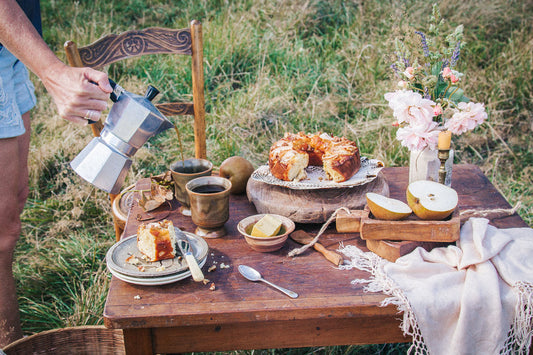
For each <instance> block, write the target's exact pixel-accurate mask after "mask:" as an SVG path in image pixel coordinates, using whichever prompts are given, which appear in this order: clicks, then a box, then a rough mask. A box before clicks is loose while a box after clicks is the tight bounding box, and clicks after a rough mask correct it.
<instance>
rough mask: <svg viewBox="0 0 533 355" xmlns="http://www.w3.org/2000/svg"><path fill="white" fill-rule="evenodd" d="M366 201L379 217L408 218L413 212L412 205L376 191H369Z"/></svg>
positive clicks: (387, 218)
mask: <svg viewBox="0 0 533 355" xmlns="http://www.w3.org/2000/svg"><path fill="white" fill-rule="evenodd" d="M366 202H367V204H368V208H370V212H372V214H373V215H374V217H376V218H377V219H385V220H391V221H396V220H399V219H403V218H406V217H407V216H409V215H410V214H411V213H412V212H413V211H412V210H411V207H409V206H408V205H407V204H405V203H403V202H402V201H400V200H396V199H394V198H389V197H386V196H383V195H380V194H376V193H374V192H368V193H367V194H366Z"/></svg>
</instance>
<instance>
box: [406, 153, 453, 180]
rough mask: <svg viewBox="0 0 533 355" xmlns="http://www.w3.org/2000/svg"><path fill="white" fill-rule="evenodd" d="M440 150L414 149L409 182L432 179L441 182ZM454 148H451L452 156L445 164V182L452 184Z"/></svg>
mask: <svg viewBox="0 0 533 355" xmlns="http://www.w3.org/2000/svg"><path fill="white" fill-rule="evenodd" d="M438 152H439V151H438V150H436V149H429V148H427V147H426V148H424V149H422V150H412V151H411V154H410V157H409V183H411V182H413V181H417V180H431V181H436V182H439V168H440V160H439V157H438ZM453 157H454V150H453V148H451V149H450V156H449V157H448V159H447V160H446V163H445V165H444V167H445V170H446V179H445V181H444V184H445V185H446V186H451V184H452V168H453Z"/></svg>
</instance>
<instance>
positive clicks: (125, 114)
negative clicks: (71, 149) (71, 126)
mask: <svg viewBox="0 0 533 355" xmlns="http://www.w3.org/2000/svg"><path fill="white" fill-rule="evenodd" d="M109 82H110V84H111V87H112V88H113V92H112V93H111V95H110V97H111V100H112V101H113V102H114V103H113V106H112V107H111V110H109V114H108V115H107V118H106V120H105V123H104V128H103V129H102V131H101V132H100V136H99V137H94V138H93V139H92V140H91V141H90V142H89V144H88V145H87V146H86V147H85V148H84V149H83V150H82V151H81V152H80V153H79V154H78V155H77V156H76V157H75V158H74V160H72V162H71V163H70V166H71V167H72V168H73V169H74V171H75V172H76V173H77V174H78V175H80V176H81V177H82V178H83V179H85V180H87V181H88V182H90V183H91V184H93V185H94V186H96V187H98V188H100V189H102V190H104V191H107V192H109V193H112V194H117V193H119V192H120V189H121V187H122V185H123V183H124V180H125V178H126V175H127V173H128V170H129V168H130V166H131V163H132V160H131V157H132V156H133V155H134V154H135V153H136V152H137V150H138V149H139V148H140V147H141V146H142V145H143V144H144V143H145V142H146V141H147V140H148V139H149V138H150V137H153V136H155V135H157V134H159V133H161V132H163V131H165V130H167V129H169V128H172V127H173V126H174V125H173V124H172V122H170V121H169V120H168V119H167V118H166V117H165V116H163V114H161V112H159V110H158V109H157V108H156V107H155V106H154V105H153V104H152V102H151V101H152V100H153V99H154V98H155V97H156V96H157V94H159V91H158V90H157V89H156V88H154V87H153V86H151V85H150V86H149V87H148V89H147V91H146V94H145V95H144V97H143V96H140V95H136V94H133V93H131V92H128V91H126V90H124V89H123V88H122V87H121V86H120V85H118V84H116V83H115V82H113V81H112V80H109Z"/></svg>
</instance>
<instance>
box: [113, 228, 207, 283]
mask: <svg viewBox="0 0 533 355" xmlns="http://www.w3.org/2000/svg"><path fill="white" fill-rule="evenodd" d="M176 229H177V230H179V229H178V228H176ZM183 233H185V235H186V236H187V238H188V239H189V243H190V244H191V250H192V252H193V254H194V257H195V258H196V260H198V261H201V260H203V259H205V258H206V257H207V252H208V250H209V247H208V245H207V242H206V241H205V240H204V239H203V238H202V237H199V236H197V235H196V234H192V233H189V232H183ZM178 252H179V249H178ZM132 255H133V256H134V257H135V258H137V260H138V261H139V262H140V263H141V265H142V266H144V269H145V271H139V268H138V266H137V265H133V264H131V263H128V262H127V261H126V259H128V258H129V257H130V256H132ZM180 255H181V254H180ZM106 262H107V267H108V268H109V269H110V270H113V271H115V272H118V273H120V274H122V275H126V276H133V277H136V278H140V277H142V278H153V277H163V276H167V275H175V274H177V273H179V272H183V271H186V270H188V269H189V267H188V266H187V262H186V261H185V259H184V258H181V257H175V258H174V259H167V260H161V261H154V262H148V261H145V260H144V259H143V258H142V254H141V252H140V251H139V249H137V235H136V234H134V235H132V236H130V237H127V238H126V239H123V240H121V241H120V242H118V243H116V244H115V245H113V246H112V247H111V248H110V249H109V250H108V252H107V255H106ZM162 266H163V267H164V268H161V267H162ZM157 268H161V269H162V270H161V269H160V270H159V271H156V269H157Z"/></svg>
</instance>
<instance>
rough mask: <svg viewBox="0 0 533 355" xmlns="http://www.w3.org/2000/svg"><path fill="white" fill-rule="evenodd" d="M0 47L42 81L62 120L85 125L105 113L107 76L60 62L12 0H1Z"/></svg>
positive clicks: (107, 91)
mask: <svg viewBox="0 0 533 355" xmlns="http://www.w3.org/2000/svg"><path fill="white" fill-rule="evenodd" d="M0 43H2V45H3V46H5V47H6V48H7V49H8V50H9V51H10V52H11V53H13V55H15V56H16V57H17V58H18V59H19V60H20V61H21V62H23V63H24V64H25V65H26V66H27V67H28V68H29V69H30V70H31V71H32V72H33V73H35V74H36V75H37V76H38V77H39V78H40V79H41V81H42V82H43V84H44V86H45V88H46V90H47V91H48V92H49V93H50V95H51V96H52V98H53V99H54V102H55V104H56V105H57V108H58V111H59V114H60V115H61V117H63V118H65V119H67V120H69V121H72V122H77V123H87V121H86V119H87V118H88V115H89V116H90V117H89V118H90V119H92V120H97V119H98V118H99V117H100V114H101V112H102V111H103V110H105V109H106V107H107V99H108V97H109V94H110V93H111V91H112V89H111V86H110V85H109V81H108V78H107V74H105V73H103V72H100V71H97V70H93V69H90V68H73V67H70V66H68V65H66V64H65V63H63V62H62V61H61V60H59V58H57V57H56V55H55V54H54V53H53V52H52V51H51V50H50V48H48V46H47V45H46V43H45V42H44V40H43V39H42V38H41V36H40V35H39V33H38V32H37V31H36V30H35V28H34V27H33V25H32V24H31V22H30V21H29V20H28V18H27V17H26V14H25V13H24V11H22V9H21V8H20V6H19V5H18V4H17V2H16V1H15V0H0ZM95 84H96V85H95Z"/></svg>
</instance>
